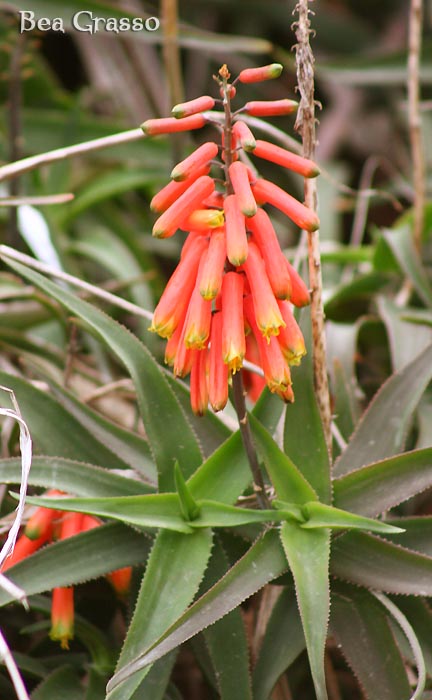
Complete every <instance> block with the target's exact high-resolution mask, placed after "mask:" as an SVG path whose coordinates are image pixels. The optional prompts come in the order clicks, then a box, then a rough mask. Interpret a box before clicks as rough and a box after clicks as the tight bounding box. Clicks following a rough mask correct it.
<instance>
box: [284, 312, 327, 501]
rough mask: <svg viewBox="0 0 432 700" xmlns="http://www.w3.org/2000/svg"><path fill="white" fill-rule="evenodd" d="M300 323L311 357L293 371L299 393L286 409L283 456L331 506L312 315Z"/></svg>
mask: <svg viewBox="0 0 432 700" xmlns="http://www.w3.org/2000/svg"><path fill="white" fill-rule="evenodd" d="M301 319H302V328H305V329H306V328H307V329H308V330H307V332H306V331H305V333H304V335H305V340H306V344H307V348H308V354H307V355H306V357H304V358H303V359H302V361H301V364H300V366H299V367H294V368H293V369H292V374H293V385H294V387H298V389H297V390H296V393H295V401H294V403H293V404H288V405H287V407H286V413H285V425H284V452H285V453H286V454H287V455H289V457H290V459H291V460H292V461H293V462H294V464H295V465H297V466H298V468H299V469H300V470H301V472H302V474H303V475H304V477H305V478H306V479H307V480H308V482H309V484H310V485H311V486H312V487H313V489H314V490H315V491H316V493H317V494H318V497H319V498H320V500H322V501H324V502H325V503H329V502H330V499H331V486H330V462H329V455H328V451H327V445H326V441H325V437H324V431H323V426H322V421H321V416H320V412H319V409H318V404H317V401H316V394H315V389H314V385H313V369H312V352H311V347H310V345H311V344H310V339H309V336H310V311H309V310H307V311H306V310H303V312H302V316H301ZM290 500H292V499H290Z"/></svg>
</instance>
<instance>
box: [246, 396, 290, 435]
mask: <svg viewBox="0 0 432 700" xmlns="http://www.w3.org/2000/svg"><path fill="white" fill-rule="evenodd" d="M284 410H285V404H284V403H283V401H281V400H280V398H279V396H278V395H277V394H272V393H271V391H269V389H268V388H267V387H264V390H263V391H262V392H261V395H260V397H259V399H258V401H257V402H256V404H255V406H254V407H253V409H252V415H253V416H255V418H256V419H257V420H259V422H260V423H262V424H263V426H264V428H265V429H266V430H267V431H268V432H269V433H270V435H273V434H274V433H275V431H276V429H277V427H278V424H279V421H280V418H281V415H282V413H283V412H284Z"/></svg>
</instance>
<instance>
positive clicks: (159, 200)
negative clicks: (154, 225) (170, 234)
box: [150, 165, 210, 214]
mask: <svg viewBox="0 0 432 700" xmlns="http://www.w3.org/2000/svg"><path fill="white" fill-rule="evenodd" d="M209 172H210V166H209V165H206V166H204V167H202V168H199V169H198V170H197V171H196V172H195V173H194V174H193V175H191V176H190V177H188V178H187V180H183V181H182V182H169V183H168V184H167V185H165V187H163V188H162V189H161V190H160V191H159V192H158V193H157V194H155V196H154V197H153V199H152V200H151V202H150V209H151V210H152V211H155V212H157V213H158V214H161V213H162V212H164V211H165V210H166V209H168V207H170V206H171V204H173V203H174V202H176V201H177V200H178V198H179V197H180V195H181V194H183V192H186V190H187V189H189V187H190V186H191V185H192V184H193V183H194V182H195V180H198V178H199V177H201V175H207V174H208V173H209Z"/></svg>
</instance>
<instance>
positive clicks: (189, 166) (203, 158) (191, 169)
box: [171, 141, 219, 182]
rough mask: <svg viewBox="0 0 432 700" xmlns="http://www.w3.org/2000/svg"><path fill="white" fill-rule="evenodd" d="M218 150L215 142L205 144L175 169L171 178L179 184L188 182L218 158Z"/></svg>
mask: <svg viewBox="0 0 432 700" xmlns="http://www.w3.org/2000/svg"><path fill="white" fill-rule="evenodd" d="M218 150H219V149H218V146H217V144H216V143H214V141H208V142H207V143H203V144H202V146H199V147H198V148H197V149H196V150H195V151H194V152H193V153H191V154H190V156H188V157H187V158H185V159H184V160H182V161H181V163H178V164H177V165H176V166H175V168H173V170H172V171H171V178H172V179H173V180H176V181H177V182H181V181H182V180H187V179H188V178H189V177H192V176H193V175H195V173H196V172H197V171H198V170H200V169H201V168H202V167H203V166H205V165H208V163H209V162H210V161H211V160H212V159H213V158H216V156H217V154H218Z"/></svg>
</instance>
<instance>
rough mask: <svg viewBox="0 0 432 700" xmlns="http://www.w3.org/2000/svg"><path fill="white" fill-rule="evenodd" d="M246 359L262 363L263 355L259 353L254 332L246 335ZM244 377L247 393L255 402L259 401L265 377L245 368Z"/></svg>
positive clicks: (257, 363)
mask: <svg viewBox="0 0 432 700" xmlns="http://www.w3.org/2000/svg"><path fill="white" fill-rule="evenodd" d="M246 360H249V362H253V363H254V364H255V365H260V363H261V356H260V354H259V349H258V344H257V341H256V338H255V336H254V334H253V333H249V334H248V335H247V336H246ZM243 379H244V385H245V389H246V391H247V395H248V397H249V399H250V400H251V401H253V403H255V402H256V401H258V399H259V397H260V396H261V394H262V391H263V389H264V387H265V385H266V382H265V379H264V377H261V376H260V375H259V374H256V373H255V372H250V371H249V370H247V369H245V370H243Z"/></svg>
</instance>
